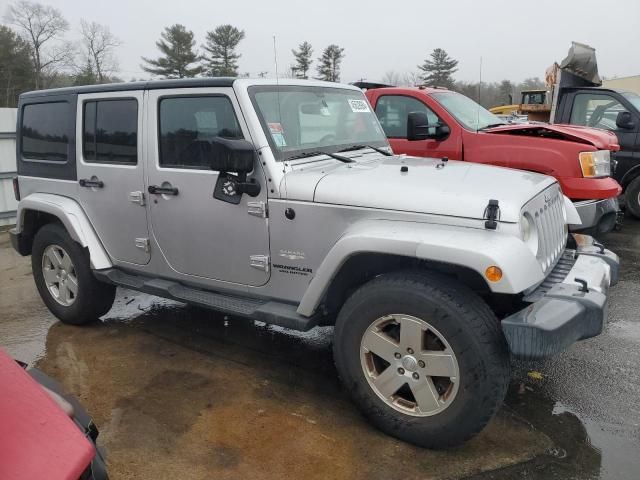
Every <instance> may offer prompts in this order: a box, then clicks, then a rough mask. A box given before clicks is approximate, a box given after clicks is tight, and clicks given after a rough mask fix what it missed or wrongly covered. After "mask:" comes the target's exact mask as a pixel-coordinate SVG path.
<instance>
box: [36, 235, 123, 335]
mask: <svg viewBox="0 0 640 480" xmlns="http://www.w3.org/2000/svg"><path fill="white" fill-rule="evenodd" d="M31 268H32V270H33V277H34V279H35V282H36V287H37V288H38V291H39V292H40V296H41V297H42V300H43V301H44V303H45V305H46V306H47V307H48V308H49V310H51V312H52V313H53V314H54V315H55V316H56V317H58V318H59V319H60V321H62V322H63V323H68V324H72V325H83V324H85V323H89V322H92V321H95V320H97V319H98V317H100V316H101V315H104V314H105V313H107V312H108V311H109V309H110V308H111V306H112V305H113V300H114V298H115V294H116V287H115V286H113V285H108V284H106V283H101V282H99V281H98V280H96V278H95V277H94V276H93V273H92V272H91V267H90V266H89V258H88V254H87V252H86V251H85V250H83V249H82V247H81V246H80V245H79V244H78V243H76V242H75V241H73V239H72V238H71V237H70V236H69V234H68V233H67V231H66V230H65V229H64V228H63V227H61V226H60V225H57V224H48V225H45V226H44V227H42V228H41V229H40V230H38V233H36V236H35V238H34V240H33V248H32V252H31Z"/></svg>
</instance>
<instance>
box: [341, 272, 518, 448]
mask: <svg viewBox="0 0 640 480" xmlns="http://www.w3.org/2000/svg"><path fill="white" fill-rule="evenodd" d="M334 357H335V362H336V366H337V369H338V373H339V374H340V377H341V379H342V381H343V383H344V385H345V387H346V388H347V389H348V390H349V391H350V392H351V395H352V397H353V399H354V401H355V402H356V404H357V405H358V407H359V408H360V410H361V411H362V412H363V413H364V414H365V416H367V417H368V418H369V419H370V421H371V422H372V423H373V424H374V425H376V426H377V427H378V428H379V429H380V430H382V431H384V432H385V433H387V434H389V435H392V436H394V437H397V438H399V439H401V440H405V441H408V442H410V443H413V444H416V445H419V446H423V447H427V448H447V447H453V446H456V445H460V444H461V443H463V442H465V441H466V440H468V439H470V438H471V437H473V436H474V435H475V434H477V433H478V432H480V431H481V430H482V429H483V428H484V427H485V425H486V424H487V423H488V422H489V420H490V419H491V418H492V417H493V415H494V414H495V413H496V411H497V410H498V409H499V407H500V406H501V405H502V402H503V400H504V396H505V395H506V391H507V387H508V384H509V379H510V363H509V353H508V348H507V345H506V341H505V339H504V336H503V334H502V332H501V330H500V324H499V322H498V320H497V318H496V317H495V316H494V315H493V313H492V312H491V310H490V309H489V308H488V306H487V305H486V304H485V303H484V302H483V301H482V300H481V299H480V298H479V297H478V296H477V295H476V294H475V293H473V292H472V291H471V290H469V289H467V288H466V287H464V286H463V285H459V284H457V283H455V282H453V281H451V280H450V279H449V278H447V277H444V276H441V275H437V274H431V273H423V272H419V273H414V272H399V273H394V274H388V275H383V276H380V277H378V278H376V279H374V280H372V281H371V282H369V283H367V284H365V285H364V286H362V287H361V288H360V289H358V290H357V291H356V292H355V293H354V294H353V295H352V296H351V297H350V298H349V299H348V300H347V301H346V302H345V304H344V306H343V307H342V310H341V311H340V314H339V316H338V319H337V322H336V328H335V339H334Z"/></svg>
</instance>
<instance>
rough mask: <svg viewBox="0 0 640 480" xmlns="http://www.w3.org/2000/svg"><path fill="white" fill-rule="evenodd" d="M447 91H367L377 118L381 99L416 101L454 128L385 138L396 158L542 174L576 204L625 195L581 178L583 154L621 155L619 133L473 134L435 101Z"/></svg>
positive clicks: (508, 128) (556, 129) (534, 128)
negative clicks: (413, 137) (427, 135)
mask: <svg viewBox="0 0 640 480" xmlns="http://www.w3.org/2000/svg"><path fill="white" fill-rule="evenodd" d="M444 92H447V90H444V89H440V88H423V87H417V88H404V87H385V88H372V89H369V90H367V91H366V93H365V95H366V96H367V98H368V100H369V102H370V103H371V106H372V107H373V108H374V109H376V113H377V114H378V116H379V117H380V116H381V114H380V112H379V109H378V108H377V107H378V104H379V101H380V99H381V98H383V97H385V96H404V97H412V98H414V99H416V100H418V101H419V102H421V103H422V104H424V105H426V106H427V107H428V109H430V110H431V111H432V112H433V113H434V114H435V115H437V117H438V119H439V121H440V122H441V123H443V124H445V125H447V126H448V127H449V129H450V133H449V134H448V136H446V138H443V139H441V140H438V139H427V140H417V141H409V140H407V139H406V138H401V137H393V136H389V134H387V136H388V138H389V142H390V144H391V148H392V149H393V151H394V152H395V153H404V154H407V155H412V156H417V157H435V158H440V157H447V158H449V159H451V160H465V161H469V162H478V163H486V164H491V165H498V166H503V167H511V168H518V169H522V170H529V171H532V172H538V173H544V174H547V175H551V176H553V177H555V178H556V179H558V182H559V183H560V186H561V188H562V191H563V192H564V194H565V195H566V196H567V197H569V198H570V199H571V200H574V201H579V200H597V199H609V198H615V197H617V196H618V195H619V194H620V192H621V191H622V188H621V187H620V185H619V184H618V182H617V181H616V180H614V179H613V178H611V177H604V178H585V177H583V175H582V170H581V167H580V162H579V160H578V155H579V154H580V152H585V151H597V150H609V151H611V152H615V151H618V150H619V149H620V146H619V144H618V140H617V137H616V136H615V134H613V133H611V132H607V131H604V130H599V129H595V128H587V127H577V126H573V125H546V124H508V125H501V126H497V127H493V128H488V129H484V130H479V131H475V130H471V129H469V128H465V126H463V125H462V124H461V122H459V121H458V120H457V119H456V118H455V117H454V116H453V115H452V114H451V113H450V112H449V111H448V110H447V109H446V108H445V107H444V106H443V105H442V104H441V103H440V102H439V101H438V100H437V99H436V98H437V95H436V96H434V94H438V93H439V94H441V93H444ZM381 122H382V118H381ZM382 123H383V127H384V126H385V125H384V122H382Z"/></svg>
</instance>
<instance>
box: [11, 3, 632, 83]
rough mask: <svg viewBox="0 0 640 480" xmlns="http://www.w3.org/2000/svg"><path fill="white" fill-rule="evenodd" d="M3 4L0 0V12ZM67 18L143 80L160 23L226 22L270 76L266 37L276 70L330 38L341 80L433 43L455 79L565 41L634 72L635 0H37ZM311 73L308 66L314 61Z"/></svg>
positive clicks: (518, 75)
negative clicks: (110, 37) (109, 44)
mask: <svg viewBox="0 0 640 480" xmlns="http://www.w3.org/2000/svg"><path fill="white" fill-rule="evenodd" d="M8 3H9V2H8V1H7V0H0V10H1V12H2V14H4V13H5V12H6V7H7V4H8ZM42 3H45V4H49V5H53V6H55V7H57V8H59V9H60V10H61V11H62V12H63V14H64V15H65V16H66V18H67V19H68V20H69V22H70V23H71V25H72V30H71V31H70V32H69V33H68V34H67V37H68V38H69V39H73V38H76V37H77V30H78V28H79V21H80V19H81V18H85V19H87V20H93V21H97V22H99V23H103V24H106V25H108V26H109V27H110V28H111V31H112V32H113V33H114V34H115V35H117V36H118V37H119V38H120V39H121V40H122V42H123V45H122V47H120V48H119V49H118V51H117V56H118V58H119V63H120V73H119V75H120V76H121V77H122V78H123V79H125V80H129V79H131V77H136V78H140V77H145V78H147V77H148V74H145V73H144V72H142V69H141V68H140V63H141V60H140V57H141V56H147V57H156V56H157V55H158V51H157V49H156V47H155V41H156V40H157V39H158V38H159V36H160V32H161V31H162V30H163V28H164V27H165V26H167V25H171V24H174V23H182V24H184V25H185V26H186V27H187V28H188V29H190V30H192V31H193V32H194V33H195V36H196V39H197V42H198V45H200V44H201V43H202V42H203V41H204V37H205V32H206V31H207V30H211V29H213V28H214V27H215V26H217V25H220V24H224V23H230V24H232V25H234V26H237V27H238V28H240V29H243V30H244V31H245V33H246V38H245V39H244V40H243V41H242V42H241V43H240V47H239V52H240V53H241V54H242V57H241V58H240V62H239V63H240V72H242V73H244V72H249V73H251V74H252V76H255V75H257V74H258V73H259V72H262V71H266V72H269V75H273V74H274V71H275V69H274V61H273V40H272V39H273V35H276V39H277V50H278V65H279V70H280V73H281V74H282V73H283V71H284V70H285V69H287V68H288V67H289V66H290V65H291V64H292V63H293V57H292V55H291V49H292V48H295V47H296V46H297V45H298V44H299V43H301V42H302V41H304V40H306V41H309V42H310V43H311V44H312V45H313V47H314V58H317V57H318V56H319V55H320V52H321V50H322V49H323V48H324V47H325V46H326V45H328V44H330V43H337V44H338V45H340V46H341V47H344V49H345V59H344V62H343V65H342V81H345V82H351V81H354V80H357V79H359V78H362V77H364V78H366V79H367V80H370V81H375V80H380V79H381V78H382V76H383V75H384V73H385V72H387V71H389V70H394V71H397V72H398V73H403V72H409V71H416V69H417V68H416V66H417V65H418V64H419V63H422V61H423V60H424V58H425V57H427V56H428V54H429V53H430V52H431V51H432V50H433V49H434V48H444V49H445V50H446V51H447V52H448V53H449V54H450V55H451V56H452V57H453V58H455V59H457V60H459V62H460V63H459V66H458V68H459V70H458V72H457V73H456V75H455V77H456V79H459V80H467V81H477V79H478V75H479V63H480V57H482V65H483V67H482V77H483V80H484V81H499V80H502V79H505V78H507V79H510V80H513V81H521V80H523V79H524V78H527V77H534V76H538V77H543V76H544V71H545V69H546V68H547V67H548V66H549V65H551V63H552V62H553V61H560V60H562V58H564V56H565V55H566V53H567V50H568V48H569V46H570V43H571V41H572V40H576V41H580V42H583V43H587V44H589V45H591V46H593V47H595V48H596V49H597V56H598V65H599V70H600V74H601V75H604V76H606V77H613V76H627V75H636V74H640V0H608V1H604V0H599V1H598V0H570V1H568V0H553V1H549V0H536V1H527V2H523V1H518V0H511V1H509V0H504V1H503V0H482V1H474V0H443V1H439V2H435V1H428V0H422V1H414V2H405V1H398V0H385V1H380V0H369V1H349V0H339V1H336V0H315V1H314V0H311V1H309V0H306V1H303V0H300V1H297V2H296V1H274V0H270V1H265V0H253V1H242V0H237V1H231V2H229V1H225V2H222V1H215V0H172V1H167V0H101V1H96V0H47V1H43V2H42ZM316 63H317V62H314V65H313V73H315V64H316Z"/></svg>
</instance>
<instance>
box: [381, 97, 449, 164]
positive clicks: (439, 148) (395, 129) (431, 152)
mask: <svg viewBox="0 0 640 480" xmlns="http://www.w3.org/2000/svg"><path fill="white" fill-rule="evenodd" d="M375 111H376V115H377V116H378V120H380V125H382V129H383V130H384V133H385V134H386V136H387V138H388V139H389V143H390V144H391V149H392V150H393V151H394V153H404V154H406V155H413V156H416V157H431V158H440V157H449V158H450V159H452V160H460V158H459V157H458V155H457V153H458V149H457V143H456V141H455V139H454V138H453V135H449V136H448V137H447V138H444V139H441V140H437V139H434V138H430V139H426V140H413V141H411V140H407V118H408V117H409V113H411V112H422V113H424V114H425V115H427V118H428V119H429V124H430V125H434V127H433V133H435V125H436V124H437V123H438V122H441V123H444V122H443V121H442V120H441V119H440V118H439V117H438V115H436V114H435V113H434V112H433V110H431V109H430V108H429V107H428V106H426V105H425V104H424V103H423V102H421V101H420V100H418V99H417V98H413V97H410V96H408V95H381V96H380V97H379V98H378V100H377V101H376V105H375Z"/></svg>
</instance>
